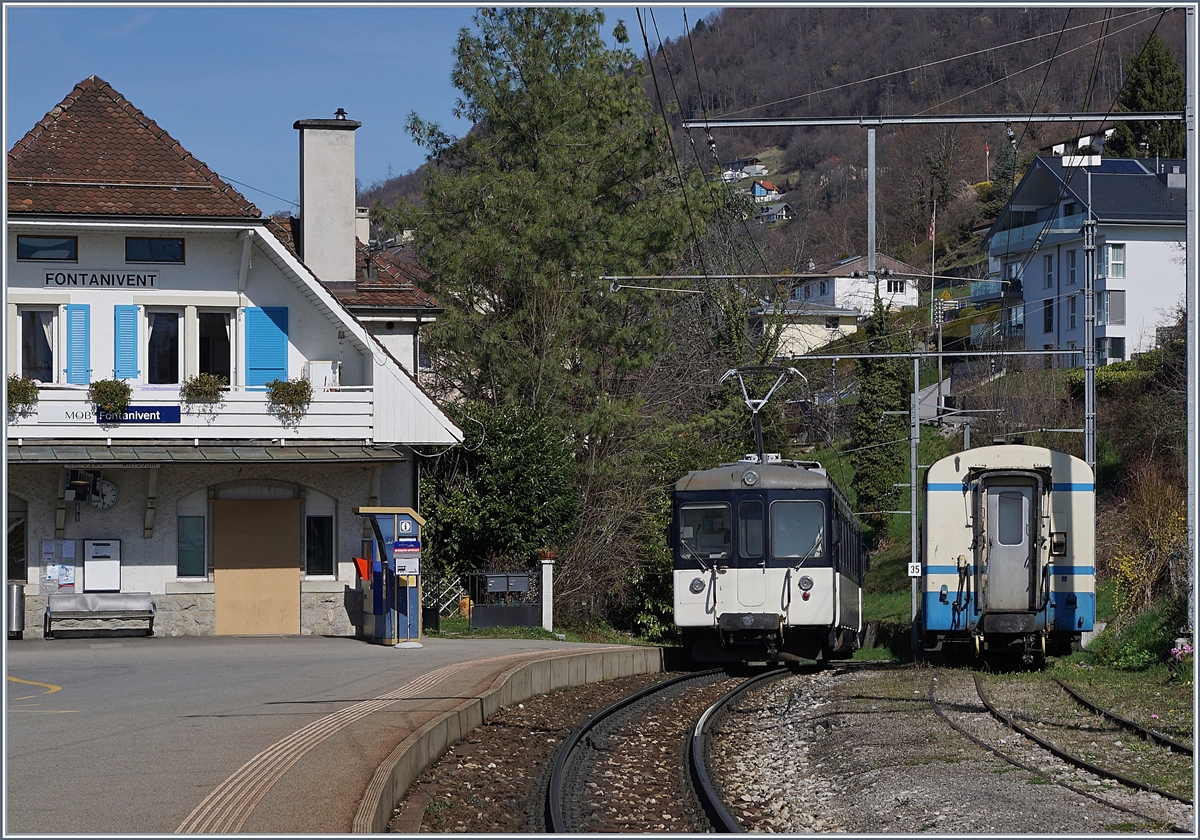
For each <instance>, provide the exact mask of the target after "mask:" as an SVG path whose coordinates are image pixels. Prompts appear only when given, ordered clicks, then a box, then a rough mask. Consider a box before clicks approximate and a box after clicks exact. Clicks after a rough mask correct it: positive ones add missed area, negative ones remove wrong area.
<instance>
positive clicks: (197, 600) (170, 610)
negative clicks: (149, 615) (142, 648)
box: [154, 592, 216, 636]
mask: <svg viewBox="0 0 1200 840" xmlns="http://www.w3.org/2000/svg"><path fill="white" fill-rule="evenodd" d="M154 604H155V606H156V607H158V616H157V617H156V618H155V619H154V635H155V636H212V635H213V634H214V633H215V632H216V595H214V594H212V593H210V592H188V593H183V594H177V595H155V596H154Z"/></svg>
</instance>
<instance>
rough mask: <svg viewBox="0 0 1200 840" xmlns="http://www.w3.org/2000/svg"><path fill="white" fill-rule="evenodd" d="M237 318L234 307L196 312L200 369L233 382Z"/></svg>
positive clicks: (198, 371) (202, 371)
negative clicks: (234, 334)
mask: <svg viewBox="0 0 1200 840" xmlns="http://www.w3.org/2000/svg"><path fill="white" fill-rule="evenodd" d="M235 323H236V319H235V318H234V310H232V309H201V310H199V311H197V312H196V341H197V343H198V345H199V347H198V350H199V353H198V355H197V358H198V359H199V365H200V367H199V370H197V371H196V373H210V374H212V375H214V376H223V377H225V381H226V382H228V383H230V384H232V383H233V360H234V353H233V330H234V324H235Z"/></svg>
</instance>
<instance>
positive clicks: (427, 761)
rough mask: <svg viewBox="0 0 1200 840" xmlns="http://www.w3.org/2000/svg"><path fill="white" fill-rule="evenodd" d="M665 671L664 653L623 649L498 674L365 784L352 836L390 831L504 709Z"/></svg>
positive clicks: (551, 657) (407, 742)
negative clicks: (401, 809)
mask: <svg viewBox="0 0 1200 840" xmlns="http://www.w3.org/2000/svg"><path fill="white" fill-rule="evenodd" d="M662 670H663V649H662V648H657V647H623V648H612V649H609V650H598V651H583V652H580V653H569V652H568V653H566V654H563V653H561V652H558V651H554V652H548V653H547V655H546V657H545V658H543V659H538V660H534V661H533V662H524V663H521V664H520V665H517V666H514V667H513V668H511V669H509V670H508V671H505V672H504V673H502V674H500V675H499V676H498V677H497V678H496V679H495V680H494V681H493V682H492V685H491V687H490V688H489V689H488V690H487V691H485V692H484V693H483V694H481V695H480V696H478V697H473V698H471V699H470V700H464V701H463V702H462V703H460V704H459V705H458V706H456V707H455V708H453V709H451V710H450V711H448V712H445V713H443V714H442V715H439V716H438V717H436V718H434V719H433V720H431V721H429V722H428V723H426V724H425V725H424V726H422V727H421V728H420V729H418V730H417V731H416V732H414V733H412V734H411V735H409V736H408V737H407V738H405V739H404V740H403V741H401V742H400V743H399V744H398V745H397V746H396V748H395V749H394V750H392V752H391V754H390V755H389V756H388V757H387V759H386V760H385V761H384V762H383V764H381V765H380V766H379V768H378V769H377V770H376V771H375V775H374V776H372V778H371V782H370V784H368V785H367V789H366V791H365V792H364V793H363V798H362V800H361V801H360V802H359V806H358V811H357V812H356V813H355V815H354V822H353V825H352V827H351V831H352V832H353V833H355V834H376V833H383V832H385V831H387V826H388V823H389V822H390V821H391V818H392V812H393V811H394V810H395V807H396V803H398V802H399V801H400V800H401V799H402V798H403V797H404V795H405V794H406V793H408V789H409V788H410V787H411V786H412V783H413V782H414V781H416V779H417V777H418V776H420V775H421V774H422V773H424V772H425V771H426V770H427V769H428V768H429V767H431V766H432V765H433V763H434V762H435V761H437V760H438V759H439V758H441V756H442V755H443V754H444V753H445V752H446V750H448V749H449V748H450V747H451V746H453V745H454V744H456V743H458V742H459V741H461V740H462V739H463V738H464V737H466V735H467V733H469V732H470V731H471V730H472V729H474V728H475V727H477V726H481V725H482V724H483V722H484V721H486V720H487V719H488V718H489V717H491V716H492V715H494V714H495V713H496V712H497V711H498V710H499V709H500V707H502V706H511V705H512V704H514V703H520V702H521V701H523V700H528V699H529V698H531V697H536V696H539V695H542V694H548V693H550V692H552V691H557V690H559V689H563V688H568V687H571V686H577V685H585V684H587V683H591V682H599V681H601V680H606V679H613V678H615V677H618V676H631V675H633V674H652V673H659V672H661V671H662Z"/></svg>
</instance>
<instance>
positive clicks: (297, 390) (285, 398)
mask: <svg viewBox="0 0 1200 840" xmlns="http://www.w3.org/2000/svg"><path fill="white" fill-rule="evenodd" d="M312 395H313V389H312V383H310V382H309V381H308V380H307V379H287V380H284V379H272V380H271V381H270V382H268V383H267V402H268V403H270V407H269V409H268V410H269V411H270V412H271V413H272V414H275V415H277V416H278V417H279V419H280V420H282V421H283V422H284V423H299V422H300V421H301V420H302V419H303V418H304V415H305V414H307V413H308V405H309V403H311V402H312Z"/></svg>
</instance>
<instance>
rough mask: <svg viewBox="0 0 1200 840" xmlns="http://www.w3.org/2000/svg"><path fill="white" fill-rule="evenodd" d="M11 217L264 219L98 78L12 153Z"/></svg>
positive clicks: (90, 80) (76, 91)
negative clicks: (40, 215) (42, 215)
mask: <svg viewBox="0 0 1200 840" xmlns="http://www.w3.org/2000/svg"><path fill="white" fill-rule="evenodd" d="M8 212H9V214H14V213H55V214H88V215H115V216H180V217H197V216H199V217H221V218H228V217H242V218H245V217H250V218H258V217H260V216H261V215H262V213H261V211H259V209H258V208H257V207H255V206H254V205H253V204H251V203H250V202H249V201H247V200H246V199H245V198H244V197H243V196H242V195H241V193H239V192H238V191H237V190H235V189H234V188H233V187H231V186H230V185H229V184H227V183H225V182H224V181H223V180H221V178H220V177H218V176H217V174H216V173H215V172H213V171H212V170H211V169H209V168H208V167H207V166H206V165H205V164H204V163H202V162H201V161H199V160H197V159H196V158H195V157H193V156H192V155H191V153H189V152H188V151H187V150H186V149H184V148H183V147H182V146H180V145H179V143H178V142H177V141H176V140H175V139H174V138H173V137H171V135H169V134H167V132H165V131H163V130H162V129H161V128H159V127H158V124H157V123H155V122H154V120H152V119H150V118H149V117H147V116H146V115H145V114H143V113H142V112H141V111H139V110H138V109H137V108H135V107H134V106H133V105H132V104H131V103H130V102H129V101H128V100H127V99H125V97H123V96H121V94H119V93H117V92H116V91H115V90H113V89H112V87H111V86H110V85H109V84H108V82H106V81H104V80H103V79H101V78H99V77H97V76H89V77H88V78H86V79H84V80H83V81H82V82H80V83H79V84H77V85H76V86H75V88H74V90H72V91H71V92H70V93H69V94H68V95H67V97H66V98H65V99H63V101H62V102H60V103H59V104H58V105H57V106H55V107H54V108H53V109H52V110H51V111H50V112H49V113H47V114H46V116H45V117H43V118H42V119H41V121H40V122H38V123H37V125H35V126H34V127H33V128H32V129H30V130H29V132H28V133H27V134H26V135H25V136H24V137H22V138H21V139H20V140H19V141H17V143H16V144H15V145H14V146H13V147H12V149H10V150H9V152H8Z"/></svg>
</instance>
